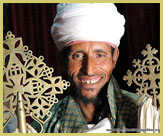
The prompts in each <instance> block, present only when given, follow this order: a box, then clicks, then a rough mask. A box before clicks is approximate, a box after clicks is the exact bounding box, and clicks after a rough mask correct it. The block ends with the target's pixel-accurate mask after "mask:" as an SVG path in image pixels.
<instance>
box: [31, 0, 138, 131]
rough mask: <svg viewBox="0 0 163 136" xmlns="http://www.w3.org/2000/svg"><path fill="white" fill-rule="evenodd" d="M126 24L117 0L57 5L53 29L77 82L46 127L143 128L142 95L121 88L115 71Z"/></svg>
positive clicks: (72, 78)
mask: <svg viewBox="0 0 163 136" xmlns="http://www.w3.org/2000/svg"><path fill="white" fill-rule="evenodd" d="M124 24H125V19H124V17H123V15H121V14H120V13H119V12H118V11H117V8H116V6H115V5H114V4H113V3H67V4H64V3H63V4H58V5H57V14H56V17H55V18H54V22H53V25H52V28H51V34H52V37H53V40H54V43H55V44H56V46H57V48H58V49H59V51H60V58H61V64H62V65H63V68H64V70H65V72H66V73H67V75H68V77H69V80H70V81H71V87H70V94H69V95H68V96H67V97H65V98H64V99H62V100H60V101H59V102H58V103H57V104H55V105H54V106H53V108H52V109H51V112H52V113H53V114H52V117H51V118H50V119H49V120H48V122H46V123H45V124H44V125H43V131H42V132H45V133H79V132H87V133H105V132H106V133H110V132H125V131H126V128H136V127H137V108H136V104H135V101H136V99H137V98H138V96H136V95H135V94H132V93H129V92H126V91H124V90H121V89H120V88H119V86H118V84H117V82H116V80H115V78H114V77H113V76H112V71H113V69H114V68H115V66H116V62H117V59H118V56H119V50H118V46H119V43H120V39H121V37H122V36H123V34H124ZM31 125H32V126H33V127H34V128H35V129H36V130H37V131H39V129H40V128H39V127H35V126H36V125H35V124H34V123H33V124H31ZM117 128H118V130H116V129H117Z"/></svg>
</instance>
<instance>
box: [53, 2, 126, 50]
mask: <svg viewBox="0 0 163 136" xmlns="http://www.w3.org/2000/svg"><path fill="white" fill-rule="evenodd" d="M124 24H125V19H124V17H123V15H121V14H120V13H119V12H118V11H117V8H116V6H115V5H114V4H113V3H65V4H64V3H61V4H58V5H57V14H56V17H55V18H54V22H53V25H52V27H51V34H52V38H53V40H54V43H55V44H56V45H57V48H58V49H59V50H62V49H63V48H65V47H67V46H70V45H72V44H75V43H78V42H84V41H98V42H105V43H108V44H109V45H111V46H113V47H118V46H119V43H120V39H121V37H122V36H123V34H124Z"/></svg>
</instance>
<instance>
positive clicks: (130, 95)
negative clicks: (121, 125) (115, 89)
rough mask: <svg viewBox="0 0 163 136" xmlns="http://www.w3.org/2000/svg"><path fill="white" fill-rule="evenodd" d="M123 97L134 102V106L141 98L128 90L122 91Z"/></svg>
mask: <svg viewBox="0 0 163 136" xmlns="http://www.w3.org/2000/svg"><path fill="white" fill-rule="evenodd" d="M121 92H122V95H123V97H124V98H126V99H127V100H128V101H131V102H133V103H134V104H136V102H137V100H138V98H139V97H140V96H139V95H137V94H136V93H133V92H129V91H126V90H123V89H121Z"/></svg>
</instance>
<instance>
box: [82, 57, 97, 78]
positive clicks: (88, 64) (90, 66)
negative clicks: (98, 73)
mask: <svg viewBox="0 0 163 136" xmlns="http://www.w3.org/2000/svg"><path fill="white" fill-rule="evenodd" d="M95 70H96V60H95V59H94V58H92V57H87V58H86V59H85V62H84V63H83V72H84V73H85V74H87V75H90V76H91V75H94V71H95Z"/></svg>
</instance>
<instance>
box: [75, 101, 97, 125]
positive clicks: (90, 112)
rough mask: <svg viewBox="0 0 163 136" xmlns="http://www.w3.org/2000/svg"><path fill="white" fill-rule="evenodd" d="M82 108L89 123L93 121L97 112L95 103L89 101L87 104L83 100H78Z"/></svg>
mask: <svg viewBox="0 0 163 136" xmlns="http://www.w3.org/2000/svg"><path fill="white" fill-rule="evenodd" d="M78 103H79V106H80V109H81V111H82V113H83V115H84V117H85V120H86V122H87V123H89V122H91V121H92V119H93V116H94V112H95V105H94V104H93V103H89V104H87V105H85V104H84V103H83V102H82V101H80V100H79V101H78Z"/></svg>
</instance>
